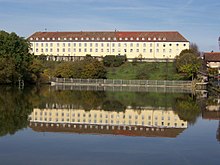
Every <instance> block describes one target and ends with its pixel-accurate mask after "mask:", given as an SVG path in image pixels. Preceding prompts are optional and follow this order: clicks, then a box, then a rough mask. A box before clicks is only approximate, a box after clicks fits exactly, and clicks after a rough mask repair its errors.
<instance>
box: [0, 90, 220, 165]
mask: <svg viewBox="0 0 220 165" xmlns="http://www.w3.org/2000/svg"><path fill="white" fill-rule="evenodd" d="M219 107H220V99H219V97H218V96H208V97H202V96H198V95H197V96H195V95H192V94H186V93H185V94H183V93H169V92H168V93H157V92H110V91H106V92H104V91H77V90H60V89H59V90H57V89H56V88H53V87H49V86H43V87H40V88H36V87H32V88H31V87H30V88H26V89H23V90H18V89H16V88H11V87H0V164H1V165H10V164H15V165H24V164H28V165H39V164H42V165H44V164H53V165H60V164H68V165H69V164H71V165H72V164H77V165H78V164H79V165H87V164H88V165H99V164H101V165H122V164H126V165H133V164H137V165H142V164H143V165H146V164H147V165H150V164H161V165H166V164H167V165H170V164H175V165H177V164H178V165H181V164H182V165H196V164H199V165H203V164H204V165H218V164H220V143H219V142H220V121H219V120H220V108H219Z"/></svg>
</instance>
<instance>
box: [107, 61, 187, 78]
mask: <svg viewBox="0 0 220 165" xmlns="http://www.w3.org/2000/svg"><path fill="white" fill-rule="evenodd" d="M107 71H108V73H107V78H108V79H124V80H134V79H148V80H182V79H184V77H183V76H181V75H179V74H178V73H177V72H176V69H175V66H174V63H149V62H146V63H129V62H126V63H125V64H123V65H121V66H120V67H109V68H107Z"/></svg>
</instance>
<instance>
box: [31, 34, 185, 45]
mask: <svg viewBox="0 0 220 165" xmlns="http://www.w3.org/2000/svg"><path fill="white" fill-rule="evenodd" d="M36 38H38V41H47V40H49V41H58V38H59V41H65V40H67V41H69V40H73V41H75V38H78V40H77V41H82V40H81V39H82V38H83V41H91V40H92V41H104V40H105V41H121V42H126V41H139V42H144V41H145V42H146V41H153V42H160V41H161V42H164V41H166V42H188V41H187V40H186V39H185V38H184V37H183V36H182V35H181V34H180V33H179V32H176V31H161V32H147V31H146V32H134V31H132V32H128V31H127V32H125V31H116V32H36V33H34V34H32V35H31V36H30V37H28V39H29V40H31V39H32V40H34V41H36ZM114 38H115V39H114ZM103 39H104V40H103Z"/></svg>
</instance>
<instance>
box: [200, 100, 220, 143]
mask: <svg viewBox="0 0 220 165" xmlns="http://www.w3.org/2000/svg"><path fill="white" fill-rule="evenodd" d="M202 117H203V119H207V120H218V121H219V124H218V128H217V131H216V139H217V140H218V141H219V142H220V97H219V96H218V97H210V98H209V99H208V100H207V104H206V108H205V109H204V110H203V112H202Z"/></svg>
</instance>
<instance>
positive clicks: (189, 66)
mask: <svg viewBox="0 0 220 165" xmlns="http://www.w3.org/2000/svg"><path fill="white" fill-rule="evenodd" d="M201 65H202V61H201V59H200V58H199V57H198V56H197V55H196V54H195V53H194V51H193V50H191V49H190V50H183V51H182V52H181V53H180V55H179V56H177V57H176V68H177V71H178V72H180V73H184V74H186V76H187V78H192V79H194V77H195V76H196V75H197V73H198V71H199V69H200V67H201Z"/></svg>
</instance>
